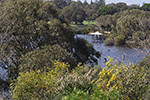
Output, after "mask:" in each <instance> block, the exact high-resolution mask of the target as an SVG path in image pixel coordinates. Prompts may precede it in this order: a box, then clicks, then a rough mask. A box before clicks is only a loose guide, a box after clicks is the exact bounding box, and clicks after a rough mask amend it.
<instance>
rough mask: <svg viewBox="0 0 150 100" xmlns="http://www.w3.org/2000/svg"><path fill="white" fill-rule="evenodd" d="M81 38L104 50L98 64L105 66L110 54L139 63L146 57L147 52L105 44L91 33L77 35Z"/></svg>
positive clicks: (118, 58) (97, 48) (99, 49)
mask: <svg viewBox="0 0 150 100" xmlns="http://www.w3.org/2000/svg"><path fill="white" fill-rule="evenodd" d="M77 37H79V38H84V39H86V40H87V41H88V42H90V43H92V44H93V46H94V48H95V50H96V51H100V52H102V56H101V58H100V59H98V64H99V65H101V66H102V67H104V65H103V63H106V62H107V58H108V56H110V57H113V58H114V60H116V61H119V62H123V61H124V63H126V64H129V63H134V64H137V62H138V61H141V60H143V59H144V57H146V54H143V53H140V52H137V51H136V50H134V49H133V48H129V47H126V46H121V47H118V46H105V45H104V43H103V42H99V41H98V42H96V41H94V40H93V38H92V36H90V35H77Z"/></svg>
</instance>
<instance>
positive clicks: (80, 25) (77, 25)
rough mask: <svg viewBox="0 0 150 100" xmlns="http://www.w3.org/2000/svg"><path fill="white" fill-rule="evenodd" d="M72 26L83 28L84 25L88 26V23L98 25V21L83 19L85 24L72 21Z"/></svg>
mask: <svg viewBox="0 0 150 100" xmlns="http://www.w3.org/2000/svg"><path fill="white" fill-rule="evenodd" d="M69 25H70V26H71V27H77V28H82V27H86V26H88V25H96V21H83V24H75V23H74V22H73V23H70V24H69Z"/></svg>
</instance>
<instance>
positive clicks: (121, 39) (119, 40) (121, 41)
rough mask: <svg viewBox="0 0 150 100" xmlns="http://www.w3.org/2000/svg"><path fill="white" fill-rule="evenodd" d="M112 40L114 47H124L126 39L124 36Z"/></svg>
mask: <svg viewBox="0 0 150 100" xmlns="http://www.w3.org/2000/svg"><path fill="white" fill-rule="evenodd" d="M114 40H115V45H124V44H125V42H126V37H125V36H124V35H118V36H117V37H115V39H114Z"/></svg>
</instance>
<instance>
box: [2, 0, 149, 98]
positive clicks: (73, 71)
mask: <svg viewBox="0 0 150 100" xmlns="http://www.w3.org/2000/svg"><path fill="white" fill-rule="evenodd" d="M149 16H150V5H149V4H143V6H142V7H139V6H138V5H131V6H128V5H126V4H125V3H117V4H114V3H112V4H108V5H105V1H104V0H95V2H93V1H91V3H90V4H88V3H87V1H86V0H85V2H83V3H82V2H80V1H79V0H78V1H77V2H75V1H72V0H50V1H43V0H6V1H3V2H1V3H0V55H1V56H0V67H2V68H4V69H5V70H6V71H7V80H2V81H1V79H0V83H1V82H3V83H5V84H3V85H2V86H0V88H1V87H4V85H6V87H8V85H7V84H10V87H9V89H10V93H11V94H12V99H14V100H35V99H36V100H121V99H122V100H126V99H127V100H134V99H135V100H149V99H150V76H149V75H150V61H149V58H150V56H147V57H146V58H145V59H143V61H140V62H139V63H138V64H137V65H134V64H129V65H126V64H124V63H118V62H116V61H113V58H110V57H108V59H109V60H108V61H107V63H106V65H105V68H103V69H102V68H101V67H100V66H98V65H96V62H97V59H96V57H97V58H99V57H100V56H101V55H100V53H99V52H96V51H95V50H94V48H93V46H92V44H89V43H88V42H87V41H86V40H84V39H80V38H78V37H75V35H74V34H75V33H76V31H77V30H76V31H75V30H73V29H72V28H71V27H70V26H69V25H71V26H73V25H83V24H84V25H85V26H86V27H85V28H84V29H83V30H81V33H83V34H85V33H88V32H91V31H96V30H97V29H96V28H95V25H96V26H99V27H100V30H99V31H100V32H105V31H110V32H111V33H110V34H109V33H108V34H106V35H107V37H108V38H107V39H106V40H105V41H104V43H105V44H106V45H114V44H115V45H124V44H126V43H128V44H129V45H132V46H133V44H134V45H135V46H140V47H143V48H145V50H146V51H148V47H149V46H150V17H149ZM88 22H89V23H88ZM90 22H91V24H90ZM89 24H90V25H89ZM93 24H94V25H93ZM88 62H90V63H91V65H92V66H87V65H85V64H87V63H88Z"/></svg>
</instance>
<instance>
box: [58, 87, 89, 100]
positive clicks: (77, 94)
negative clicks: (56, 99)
mask: <svg viewBox="0 0 150 100" xmlns="http://www.w3.org/2000/svg"><path fill="white" fill-rule="evenodd" d="M61 100H91V99H90V95H89V94H88V92H84V91H81V90H76V89H75V88H74V90H73V91H72V92H71V93H70V94H69V95H67V96H65V97H63V98H62V99H61Z"/></svg>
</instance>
